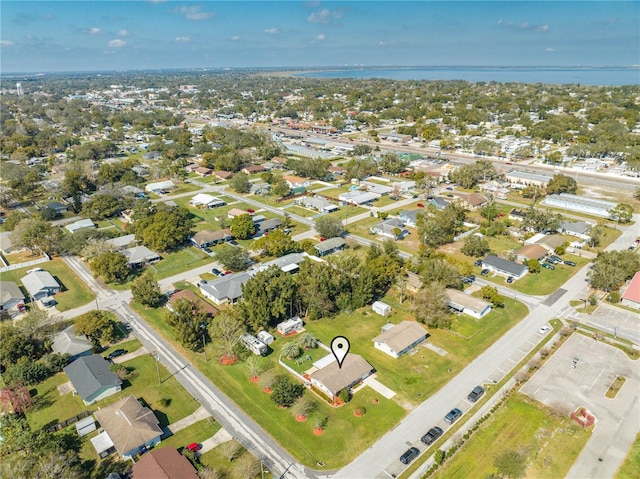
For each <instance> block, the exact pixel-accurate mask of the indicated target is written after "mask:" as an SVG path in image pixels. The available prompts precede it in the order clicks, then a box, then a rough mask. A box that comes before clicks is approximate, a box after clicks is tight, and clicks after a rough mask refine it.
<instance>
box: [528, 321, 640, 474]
mask: <svg viewBox="0 0 640 479" xmlns="http://www.w3.org/2000/svg"><path fill="white" fill-rule="evenodd" d="M574 358H578V361H577V363H576V365H575V368H574ZM616 376H624V377H625V378H626V382H625V384H624V385H623V386H622V388H621V389H620V390H619V392H618V395H617V396H616V397H615V398H614V399H608V398H607V397H605V393H606V392H607V389H608V388H609V386H610V385H611V383H612V382H613V380H614V379H615V378H616ZM521 391H522V392H523V393H525V394H527V395H529V396H531V397H533V398H535V399H537V400H538V401H540V402H542V403H544V404H546V405H547V406H551V407H561V408H566V409H567V410H575V409H576V408H578V407H579V406H584V407H586V408H587V409H589V410H590V411H591V412H592V413H593V414H595V416H596V420H597V422H596V425H595V426H594V429H593V435H592V436H591V439H589V441H588V442H587V444H586V446H585V447H584V449H583V450H582V452H581V454H580V455H579V456H578V459H577V460H576V462H575V463H574V465H573V467H572V468H571V470H570V471H569V474H568V475H567V477H568V478H576V479H577V478H585V477H614V475H615V472H616V470H617V469H618V467H619V466H620V464H621V463H622V461H623V460H624V458H625V455H626V453H627V451H628V450H629V448H630V447H631V444H632V443H633V441H634V439H635V437H636V434H637V433H638V431H640V414H638V399H639V391H640V361H632V360H630V359H629V358H628V357H627V355H626V354H624V353H623V352H622V351H620V350H619V349H617V348H614V347H613V346H609V345H607V344H604V343H602V342H599V341H594V340H593V339H591V338H588V337H586V336H583V335H580V334H574V335H573V336H571V337H570V338H569V339H568V340H567V341H566V342H565V343H564V344H563V345H562V347H561V348H560V349H559V350H558V351H557V352H556V353H555V354H554V355H553V356H551V358H549V360H548V361H547V362H546V363H545V364H544V366H543V367H542V368H541V369H540V370H539V371H538V372H537V373H536V374H535V375H534V376H533V377H532V378H531V380H530V381H529V382H528V383H527V384H526V385H525V386H524V387H523V388H522V389H521Z"/></svg>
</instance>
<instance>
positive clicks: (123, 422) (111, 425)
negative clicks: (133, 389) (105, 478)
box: [94, 395, 163, 459]
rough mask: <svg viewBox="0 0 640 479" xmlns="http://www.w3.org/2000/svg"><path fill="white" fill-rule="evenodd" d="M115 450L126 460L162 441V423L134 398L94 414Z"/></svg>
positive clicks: (118, 402)
mask: <svg viewBox="0 0 640 479" xmlns="http://www.w3.org/2000/svg"><path fill="white" fill-rule="evenodd" d="M94 415H95V417H96V419H97V420H98V422H99V423H100V426H101V427H102V429H103V430H104V432H105V433H106V434H107V435H108V437H109V439H110V440H111V442H112V444H113V446H114V447H115V449H116V450H117V451H118V452H119V453H120V455H121V456H122V457H123V458H124V459H129V458H131V457H133V456H134V455H136V454H138V452H143V451H146V450H147V448H152V447H153V446H155V445H156V444H158V443H159V442H160V438H161V436H162V434H163V431H162V428H160V421H158V418H156V416H155V415H154V414H153V411H152V410H151V409H149V408H148V407H143V406H142V405H141V404H140V402H138V400H137V399H136V398H135V396H133V395H131V396H128V397H126V398H124V399H121V400H120V401H117V402H115V403H113V404H111V405H109V406H106V407H103V408H101V409H98V410H97V411H96V412H95V413H94Z"/></svg>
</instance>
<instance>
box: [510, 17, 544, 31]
mask: <svg viewBox="0 0 640 479" xmlns="http://www.w3.org/2000/svg"><path fill="white" fill-rule="evenodd" d="M497 24H498V25H503V26H504V27H506V28H510V29H512V30H524V31H534V32H541V33H542V32H548V31H549V25H536V24H533V23H529V22H520V23H514V22H505V21H504V20H502V19H500V20H498V22H497Z"/></svg>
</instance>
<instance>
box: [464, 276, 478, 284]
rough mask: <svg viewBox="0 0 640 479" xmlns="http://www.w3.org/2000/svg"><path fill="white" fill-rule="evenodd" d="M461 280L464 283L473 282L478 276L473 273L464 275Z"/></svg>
mask: <svg viewBox="0 0 640 479" xmlns="http://www.w3.org/2000/svg"><path fill="white" fill-rule="evenodd" d="M461 280H462V282H463V283H464V284H471V283H473V282H474V281H475V280H476V277H475V275H473V274H472V275H470V276H463V277H462V278H461Z"/></svg>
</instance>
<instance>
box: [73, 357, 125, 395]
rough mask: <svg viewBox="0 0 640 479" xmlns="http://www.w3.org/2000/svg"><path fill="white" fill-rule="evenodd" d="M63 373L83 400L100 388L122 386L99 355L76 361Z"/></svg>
mask: <svg viewBox="0 0 640 479" xmlns="http://www.w3.org/2000/svg"><path fill="white" fill-rule="evenodd" d="M64 372H65V374H66V375H67V376H68V377H69V380H70V381H71V383H72V384H73V387H74V388H76V392H77V393H78V395H79V396H80V397H81V398H82V399H83V400H86V399H87V398H89V397H90V396H91V395H92V394H95V393H96V392H98V391H99V390H100V389H102V388H107V387H109V386H119V385H121V384H122V381H120V379H118V376H116V375H115V374H113V373H112V372H111V370H110V369H109V363H108V362H107V360H106V359H104V358H103V357H102V356H100V355H99V354H92V355H91V356H85V357H82V358H79V359H76V360H75V361H74V362H72V363H71V364H69V365H68V366H66V367H65V368H64Z"/></svg>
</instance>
